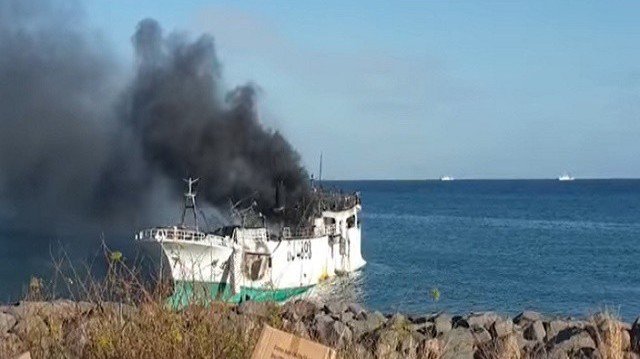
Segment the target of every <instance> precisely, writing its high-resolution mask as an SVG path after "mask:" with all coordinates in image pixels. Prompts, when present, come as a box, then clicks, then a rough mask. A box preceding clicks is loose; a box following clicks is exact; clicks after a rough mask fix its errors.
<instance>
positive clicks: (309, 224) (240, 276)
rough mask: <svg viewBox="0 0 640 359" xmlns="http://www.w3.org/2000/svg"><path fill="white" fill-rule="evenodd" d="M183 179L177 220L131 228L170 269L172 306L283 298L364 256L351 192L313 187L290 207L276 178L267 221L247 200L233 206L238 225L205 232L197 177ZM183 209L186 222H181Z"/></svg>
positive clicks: (356, 265)
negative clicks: (165, 224)
mask: <svg viewBox="0 0 640 359" xmlns="http://www.w3.org/2000/svg"><path fill="white" fill-rule="evenodd" d="M186 181H187V185H188V188H187V191H186V192H185V193H184V199H185V203H184V208H183V212H182V221H181V223H180V224H179V225H177V226H169V227H155V228H151V229H146V230H143V231H140V232H139V233H137V234H136V235H135V239H136V241H138V242H140V243H143V244H145V245H147V246H148V247H149V249H151V251H152V253H155V255H158V256H159V257H160V260H159V261H158V263H159V265H160V267H161V268H160V271H161V273H162V272H164V273H167V272H168V274H169V275H170V276H171V279H172V281H173V287H174V289H173V294H172V296H171V297H170V298H169V302H170V305H171V306H173V307H178V308H179V307H182V306H185V305H186V304H188V303H189V302H191V301H193V300H203V299H204V300H220V301H226V302H241V301H245V300H253V301H277V302H281V301H286V300H288V299H290V298H292V297H294V296H298V295H301V294H303V293H305V292H307V291H308V290H309V289H311V288H313V287H314V286H315V285H317V284H318V283H320V282H322V281H325V280H327V279H329V278H331V277H334V276H336V275H340V274H347V273H350V272H354V271H356V270H358V269H360V268H362V267H363V266H364V265H365V263H366V262H365V260H364V259H363V258H362V254H361V251H360V244H361V223H360V218H359V213H360V211H361V208H362V207H361V202H360V197H359V195H358V194H357V193H353V194H346V195H345V194H342V193H340V192H335V191H325V190H324V189H322V188H321V187H313V189H312V190H311V191H310V194H309V195H307V198H305V200H304V201H302V202H301V203H298V205H297V207H296V208H294V209H291V210H289V211H288V209H287V208H285V204H284V203H285V202H284V199H283V197H284V186H282V185H281V184H279V185H277V186H276V189H275V194H276V196H275V197H276V200H275V203H276V207H275V208H273V211H271V216H272V217H273V220H269V219H268V218H267V217H266V216H265V215H263V214H262V213H260V212H259V211H258V210H256V208H255V206H254V205H252V206H249V207H247V208H244V209H242V210H237V209H235V210H234V213H235V217H236V218H237V219H238V222H239V224H236V225H232V226H224V227H220V228H217V229H215V230H213V231H210V232H209V231H203V230H201V229H200V228H199V226H198V214H197V213H198V210H197V207H196V200H195V199H196V193H195V192H194V185H195V183H196V181H197V180H192V179H189V180H186ZM254 204H255V203H254ZM189 212H191V213H192V215H193V222H194V223H193V225H191V226H187V225H186V224H185V217H186V216H187V215H188V213H189ZM287 213H288V214H289V216H291V213H293V214H295V215H296V218H295V220H292V219H291V218H287V216H286V215H285V214H287Z"/></svg>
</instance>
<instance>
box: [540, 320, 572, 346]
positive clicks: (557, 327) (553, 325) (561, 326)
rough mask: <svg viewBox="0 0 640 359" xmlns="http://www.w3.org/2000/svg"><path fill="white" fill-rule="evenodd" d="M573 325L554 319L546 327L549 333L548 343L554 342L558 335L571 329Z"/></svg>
mask: <svg viewBox="0 0 640 359" xmlns="http://www.w3.org/2000/svg"><path fill="white" fill-rule="evenodd" d="M571 326H572V324H571V323H570V322H568V321H565V320H560V319H554V320H552V321H550V322H548V323H547V324H546V325H545V330H546V332H547V336H546V341H550V340H553V338H554V337H555V336H556V335H558V333H560V332H561V331H563V330H565V329H567V328H569V327H571Z"/></svg>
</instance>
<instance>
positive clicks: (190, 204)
mask: <svg viewBox="0 0 640 359" xmlns="http://www.w3.org/2000/svg"><path fill="white" fill-rule="evenodd" d="M199 180H200V178H196V179H193V178H191V177H189V178H188V179H183V181H184V182H185V183H186V184H187V192H185V194H184V208H183V209H182V220H181V221H180V226H181V227H185V223H184V217H185V216H186V214H187V210H188V209H191V211H192V212H193V225H194V226H195V229H196V231H197V230H198V216H197V214H196V213H197V209H196V192H194V190H193V189H194V185H195V184H196V183H197V182H198V181H199Z"/></svg>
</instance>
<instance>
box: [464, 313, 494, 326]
mask: <svg viewBox="0 0 640 359" xmlns="http://www.w3.org/2000/svg"><path fill="white" fill-rule="evenodd" d="M498 319H500V316H498V314H496V313H494V312H483V313H474V314H471V315H470V316H469V317H468V318H467V323H469V326H470V327H483V328H486V329H489V328H491V325H493V323H494V322H495V321H496V320H498Z"/></svg>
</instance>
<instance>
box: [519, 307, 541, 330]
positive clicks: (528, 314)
mask: <svg viewBox="0 0 640 359" xmlns="http://www.w3.org/2000/svg"><path fill="white" fill-rule="evenodd" d="M542 319H543V318H542V315H540V313H538V312H534V311H532V310H525V311H524V312H522V313H520V314H518V315H516V316H515V318H513V322H514V323H515V324H518V325H520V326H525V325H526V324H528V323H532V322H535V321H537V320H542Z"/></svg>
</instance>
